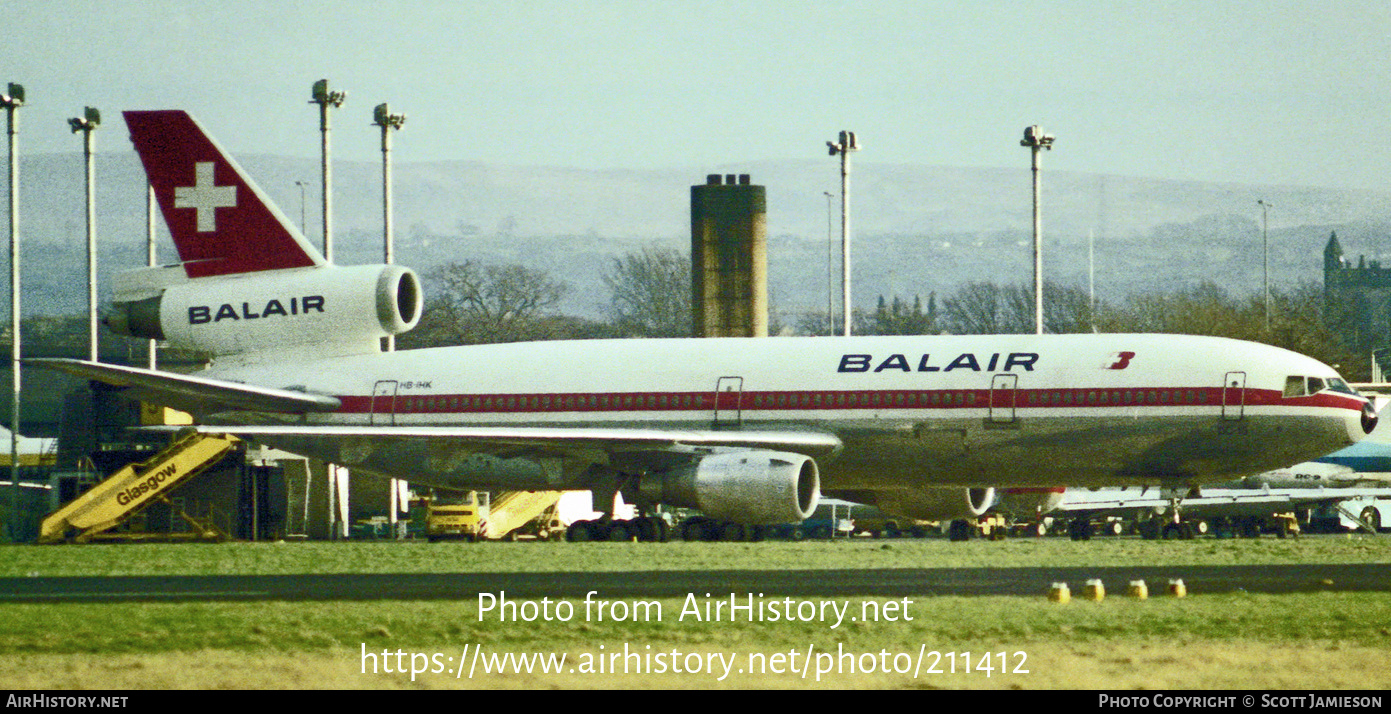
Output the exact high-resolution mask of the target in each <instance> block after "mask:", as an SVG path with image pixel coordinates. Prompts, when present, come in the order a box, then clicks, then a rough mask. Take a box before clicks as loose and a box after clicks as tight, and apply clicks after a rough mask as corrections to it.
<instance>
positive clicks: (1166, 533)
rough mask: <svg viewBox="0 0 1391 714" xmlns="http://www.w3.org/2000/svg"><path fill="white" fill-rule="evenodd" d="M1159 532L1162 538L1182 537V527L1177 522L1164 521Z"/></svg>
mask: <svg viewBox="0 0 1391 714" xmlns="http://www.w3.org/2000/svg"><path fill="white" fill-rule="evenodd" d="M1161 534H1162V535H1163V537H1164V540H1176V539H1178V538H1182V537H1183V529H1182V528H1181V527H1180V526H1179V524H1177V523H1165V524H1164V530H1163V531H1162V532H1161Z"/></svg>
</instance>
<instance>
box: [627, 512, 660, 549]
mask: <svg viewBox="0 0 1391 714" xmlns="http://www.w3.org/2000/svg"><path fill="white" fill-rule="evenodd" d="M656 521H657V519H655V518H651V517H648V516H642V517H639V518H635V519H633V521H632V529H633V532H634V533H636V534H637V537H638V540H639V541H641V542H643V543H651V542H653V541H655V540H657V523H656Z"/></svg>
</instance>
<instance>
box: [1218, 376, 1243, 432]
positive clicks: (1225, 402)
mask: <svg viewBox="0 0 1391 714" xmlns="http://www.w3.org/2000/svg"><path fill="white" fill-rule="evenodd" d="M1245 414H1246V373H1245V372H1228V373H1227V375H1226V377H1224V378H1223V379H1222V420H1223V421H1241V419H1242V417H1243V416H1245Z"/></svg>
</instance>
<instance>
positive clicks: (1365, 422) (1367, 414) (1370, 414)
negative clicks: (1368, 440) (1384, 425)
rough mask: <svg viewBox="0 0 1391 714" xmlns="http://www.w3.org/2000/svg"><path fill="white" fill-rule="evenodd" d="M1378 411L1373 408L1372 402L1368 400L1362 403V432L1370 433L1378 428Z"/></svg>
mask: <svg viewBox="0 0 1391 714" xmlns="http://www.w3.org/2000/svg"><path fill="white" fill-rule="evenodd" d="M1377 420H1378V417H1377V411H1376V409H1373V408H1372V403H1371V402H1367V403H1366V404H1363V405H1362V433H1363V434H1370V433H1372V430H1373V429H1375V428H1377Z"/></svg>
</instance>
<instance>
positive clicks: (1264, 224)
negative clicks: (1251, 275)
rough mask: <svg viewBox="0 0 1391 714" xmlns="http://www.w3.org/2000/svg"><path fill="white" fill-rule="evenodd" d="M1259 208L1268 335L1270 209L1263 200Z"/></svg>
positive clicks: (1260, 201)
mask: <svg viewBox="0 0 1391 714" xmlns="http://www.w3.org/2000/svg"><path fill="white" fill-rule="evenodd" d="M1256 203H1257V204H1258V205H1260V207H1261V248H1262V252H1263V253H1264V256H1265V258H1264V264H1265V332H1266V334H1270V208H1271V204H1269V203H1266V202H1265V200H1259V201H1256Z"/></svg>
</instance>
